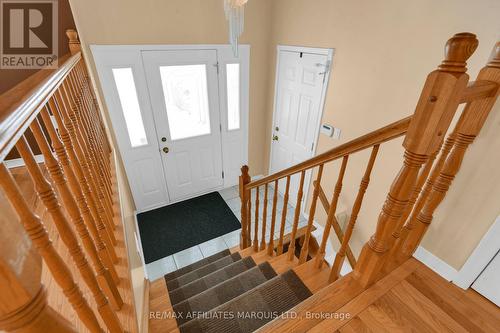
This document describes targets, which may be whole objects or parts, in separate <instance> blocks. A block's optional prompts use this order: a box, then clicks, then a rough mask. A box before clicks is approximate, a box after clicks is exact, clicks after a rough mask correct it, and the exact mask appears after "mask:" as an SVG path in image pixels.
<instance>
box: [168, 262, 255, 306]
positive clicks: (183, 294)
mask: <svg viewBox="0 0 500 333" xmlns="http://www.w3.org/2000/svg"><path fill="white" fill-rule="evenodd" d="M255 265H256V264H255V262H254V261H253V259H252V258H251V257H246V258H243V259H242V260H238V261H236V262H233V263H232V264H230V265H227V266H225V267H223V268H221V269H219V270H217V271H215V272H212V273H210V274H207V275H205V276H203V277H201V278H199V279H197V280H195V281H192V282H190V283H188V284H185V285H183V286H182V287H179V288H177V289H174V290H172V291H169V296H170V303H171V304H172V305H174V304H177V303H180V302H182V301H184V300H186V299H188V298H190V297H192V296H194V295H196V294H199V293H201V292H203V291H205V290H207V289H209V288H212V287H213V286H215V285H217V284H219V283H221V282H224V281H226V280H227V279H230V278H232V277H233V276H236V275H238V274H240V273H243V272H245V271H247V270H249V269H250V268H252V267H255Z"/></svg>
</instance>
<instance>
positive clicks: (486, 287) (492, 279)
mask: <svg viewBox="0 0 500 333" xmlns="http://www.w3.org/2000/svg"><path fill="white" fill-rule="evenodd" d="M499 281H500V252H498V253H497V254H496V256H495V257H494V258H493V259H492V260H491V262H490V263H489V264H488V266H486V268H485V269H484V270H483V272H482V273H481V275H479V277H478V278H477V279H476V281H474V283H473V284H472V289H474V290H476V291H477V292H478V293H480V294H481V295H483V296H484V297H486V298H487V299H489V300H490V301H492V302H493V303H495V304H496V305H498V306H500V286H499V284H498V283H499Z"/></svg>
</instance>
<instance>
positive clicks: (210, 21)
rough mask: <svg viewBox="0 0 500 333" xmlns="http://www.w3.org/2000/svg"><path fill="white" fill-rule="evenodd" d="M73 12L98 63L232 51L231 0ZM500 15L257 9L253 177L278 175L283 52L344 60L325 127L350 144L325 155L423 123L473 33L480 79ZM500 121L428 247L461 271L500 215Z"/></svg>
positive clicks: (359, 168) (371, 222)
mask: <svg viewBox="0 0 500 333" xmlns="http://www.w3.org/2000/svg"><path fill="white" fill-rule="evenodd" d="M70 2H71V6H72V9H73V12H74V16H75V21H76V25H77V28H78V30H79V32H80V35H81V39H82V41H83V43H84V50H85V52H86V53H87V55H88V54H89V49H88V45H89V44H197V43H200V44H210V43H226V41H227V31H226V28H227V27H226V23H225V19H224V14H223V10H222V0H169V1H159V0H142V1H135V0H107V1H99V0H71V1H70ZM499 11H500V3H499V2H498V1H497V0H480V1H468V0H460V1H456V0H453V1H452V0H443V1H432V0H421V1H411V2H408V1H400V0H384V1H382V0H380V1H340V0H250V1H249V3H248V6H247V9H246V22H245V32H244V34H243V36H242V39H241V42H242V43H248V44H250V45H251V73H250V147H249V158H250V170H251V172H252V174H253V175H257V174H265V173H267V166H268V161H269V159H268V155H269V144H268V143H269V142H270V129H271V119H272V105H273V94H274V66H275V52H276V45H277V44H289V45H301V46H313V47H329V48H335V56H334V60H333V71H332V75H331V79H330V86H329V89H328V93H327V99H326V107H325V114H324V118H323V121H324V122H326V123H330V124H333V125H335V126H337V127H339V128H341V129H342V131H343V132H342V138H341V140H340V141H332V140H330V139H327V138H325V137H323V136H322V137H320V141H319V146H318V153H319V152H322V151H325V150H327V149H329V148H332V147H334V146H336V145H338V144H341V143H343V142H345V141H347V140H350V139H352V138H355V137H357V136H359V135H361V134H364V133H366V132H368V131H371V130H374V129H376V128H378V127H381V126H383V125H385V124H387V123H388V122H391V121H394V120H398V119H400V118H402V117H404V116H406V115H409V114H411V113H412V112H413V109H414V106H415V104H416V101H417V99H418V96H419V93H420V89H421V87H422V84H423V82H424V80H425V76H426V74H427V73H428V72H430V71H431V70H432V69H434V68H435V67H436V65H437V64H438V63H439V61H440V60H441V59H442V56H443V45H444V42H445V41H446V39H447V38H448V37H449V36H451V35H452V34H453V33H455V32H461V31H471V32H474V33H476V34H477V35H478V37H479V40H480V46H479V49H478V50H477V51H476V54H475V55H474V56H473V58H472V59H471V61H470V63H469V68H470V71H469V73H470V74H471V77H475V75H476V74H477V72H478V70H479V68H480V67H481V66H482V65H483V64H484V63H485V61H486V59H487V58H488V55H489V52H490V50H491V47H492V46H493V44H494V42H495V40H496V39H497V38H498V37H499V32H500V21H499V20H498V15H497V13H498V12H499ZM87 58H89V57H88V56H87ZM90 65H91V67H92V68H94V67H93V64H92V62H91V64H90ZM94 76H95V70H94ZM498 109H499V107H498V106H497V107H496V112H495V113H494V115H493V117H491V118H490V119H489V120H488V122H487V124H486V125H485V128H484V130H483V133H482V134H481V136H480V137H479V138H478V140H477V143H476V144H474V146H472V147H471V150H470V153H469V154H468V156H467V158H466V161H465V163H464V166H463V169H462V171H461V173H460V175H459V177H458V178H457V179H456V183H455V185H454V187H453V189H452V190H451V192H450V193H449V195H448V198H447V199H446V201H445V203H444V204H443V205H442V207H440V209H439V211H438V212H437V214H436V218H435V222H434V224H433V225H432V227H431V230H430V232H429V233H428V235H427V237H426V238H425V240H424V246H425V247H426V248H427V249H428V250H429V251H431V252H432V253H434V254H435V255H437V256H438V257H440V258H441V259H443V260H445V261H446V262H447V263H449V264H450V265H452V266H453V267H455V268H460V266H461V265H462V264H463V262H464V261H465V259H466V258H467V257H468V255H469V254H470V252H471V251H472V250H473V248H474V247H475V245H476V244H477V242H478V241H479V239H480V238H481V236H482V235H483V234H484V232H485V231H486V230H487V228H488V227H489V225H490V224H491V223H492V222H493V221H494V219H495V217H496V216H497V215H498V214H499V213H500V205H499V204H498V202H495V200H496V199H497V198H499V197H500V186H498V184H500V175H499V173H498V171H496V170H497V169H498V164H499V162H500V157H498V154H494V152H498V151H500V136H499V135H498V134H497V133H499V132H500V131H499V130H500V128H499V127H500V114H499V112H498V111H499V110H498ZM401 154H402V149H401V141H397V142H392V143H389V144H387V145H385V146H384V147H383V148H382V149H381V152H380V155H379V156H380V157H379V159H378V162H377V164H376V167H375V169H374V171H373V177H372V182H371V185H370V188H369V190H368V192H367V195H366V197H365V204H364V206H363V208H362V211H361V213H360V216H359V220H358V225H357V229H356V231H355V234H354V237H353V240H352V245H353V249H354V251H355V252H359V250H360V248H361V246H362V244H363V243H364V242H365V241H366V240H367V239H368V238H369V236H370V235H371V234H372V233H373V231H374V227H375V223H376V216H377V215H378V212H379V210H380V208H381V205H382V203H383V200H384V197H385V194H386V193H387V190H388V187H389V185H390V182H391V180H392V179H393V177H394V175H395V173H396V172H397V170H398V169H399V167H400V163H401ZM366 159H367V155H366V154H363V153H361V154H358V155H356V156H353V157H352V158H351V160H350V163H349V164H350V167H349V169H348V170H349V171H348V174H347V175H346V181H345V186H344V195H343V197H342V200H341V201H342V202H341V205H342V207H346V209H347V210H348V211H349V207H351V206H352V202H353V201H354V196H355V194H356V192H357V188H358V186H359V180H360V177H361V175H362V172H363V168H364V163H365V162H366ZM477 161H481V163H478V162H477ZM335 178H336V166H335V165H332V166H328V167H327V168H326V173H325V178H324V181H323V184H330V186H326V185H325V191H326V192H327V193H331V188H332V187H333V182H334V181H335ZM318 211H319V212H321V211H322V209H318ZM321 214H322V213H320V215H321ZM323 218H324V214H323ZM320 219H321V216H320ZM132 268H134V267H132Z"/></svg>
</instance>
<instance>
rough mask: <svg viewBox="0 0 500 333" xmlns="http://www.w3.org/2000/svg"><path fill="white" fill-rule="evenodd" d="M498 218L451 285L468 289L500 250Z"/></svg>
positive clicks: (499, 220)
mask: <svg viewBox="0 0 500 333" xmlns="http://www.w3.org/2000/svg"><path fill="white" fill-rule="evenodd" d="M499 244H500V216H499V217H497V218H496V220H495V222H493V224H492V225H491V227H490V229H489V230H488V231H487V232H486V234H485V235H484V236H483V238H482V239H481V241H480V242H479V244H478V245H477V247H476V248H475V249H474V251H473V252H472V254H471V255H470V256H469V258H468V259H467V261H466V262H465V264H464V265H463V266H462V268H461V269H460V271H459V272H458V276H457V277H456V278H455V280H453V283H454V284H456V285H457V286H459V287H460V288H462V289H468V288H469V287H470V286H471V285H472V283H474V281H475V280H476V279H477V277H478V276H479V275H480V274H481V272H482V271H483V270H484V269H485V268H486V266H488V264H489V263H490V261H491V260H492V259H493V258H494V257H495V255H496V254H497V252H498V250H499V249H500V245H499Z"/></svg>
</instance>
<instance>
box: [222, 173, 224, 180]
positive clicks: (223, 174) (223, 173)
mask: <svg viewBox="0 0 500 333" xmlns="http://www.w3.org/2000/svg"><path fill="white" fill-rule="evenodd" d="M222 179H224V171H222Z"/></svg>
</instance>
